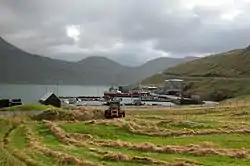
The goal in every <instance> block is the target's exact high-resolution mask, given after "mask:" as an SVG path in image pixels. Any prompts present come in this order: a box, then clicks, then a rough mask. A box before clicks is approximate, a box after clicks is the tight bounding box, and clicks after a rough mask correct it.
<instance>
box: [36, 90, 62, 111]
mask: <svg viewBox="0 0 250 166" xmlns="http://www.w3.org/2000/svg"><path fill="white" fill-rule="evenodd" d="M39 103H41V104H44V105H52V106H55V107H58V108H60V107H61V100H60V99H59V98H58V97H57V96H56V95H55V94H54V93H53V92H48V93H46V94H45V95H44V96H43V97H42V98H41V99H40V100H39Z"/></svg>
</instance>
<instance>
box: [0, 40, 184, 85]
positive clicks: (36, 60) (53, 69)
mask: <svg viewBox="0 0 250 166" xmlns="http://www.w3.org/2000/svg"><path fill="white" fill-rule="evenodd" d="M182 62H186V60H185V58H184V59H181V58H179V59H178V58H176V59H175V58H158V59H155V60H152V61H149V62H147V63H145V64H143V65H142V66H138V67H128V66H124V65H121V64H120V63H117V62H115V61H113V60H110V59H108V58H105V57H100V56H94V57H87V58H85V59H83V60H81V61H79V62H68V61H63V60H55V59H51V58H48V57H43V56H39V55H34V54H30V53H27V52H25V51H23V50H21V49H19V48H17V47H15V46H13V45H11V44H10V43H8V42H7V41H5V40H4V39H3V38H0V74H1V77H0V82H1V83H29V84H58V83H59V84H85V85H110V84H131V83H135V82H136V81H139V80H141V79H144V78H146V77H148V76H150V75H152V74H155V73H157V72H160V71H162V70H163V69H165V68H168V67H171V66H174V65H176V64H180V63H182Z"/></svg>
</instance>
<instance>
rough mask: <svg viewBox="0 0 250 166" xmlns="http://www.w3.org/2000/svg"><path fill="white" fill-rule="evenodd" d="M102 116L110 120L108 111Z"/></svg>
mask: <svg viewBox="0 0 250 166" xmlns="http://www.w3.org/2000/svg"><path fill="white" fill-rule="evenodd" d="M104 116H105V118H106V119H109V118H110V116H109V111H108V110H105V112H104Z"/></svg>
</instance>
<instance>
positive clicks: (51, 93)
mask: <svg viewBox="0 0 250 166" xmlns="http://www.w3.org/2000/svg"><path fill="white" fill-rule="evenodd" d="M53 94H54V93H53V92H48V93H46V94H45V95H44V96H43V97H41V98H40V100H43V101H45V100H47V99H48V98H49V97H50V96H51V95H53Z"/></svg>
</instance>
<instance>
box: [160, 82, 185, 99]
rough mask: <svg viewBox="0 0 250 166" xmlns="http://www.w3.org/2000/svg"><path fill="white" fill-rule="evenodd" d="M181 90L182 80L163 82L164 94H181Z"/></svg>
mask: <svg viewBox="0 0 250 166" xmlns="http://www.w3.org/2000/svg"><path fill="white" fill-rule="evenodd" d="M182 90H183V80H181V79H169V80H165V85H164V91H165V93H166V94H172V95H174V94H176V95H177V94H181V93H182Z"/></svg>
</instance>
